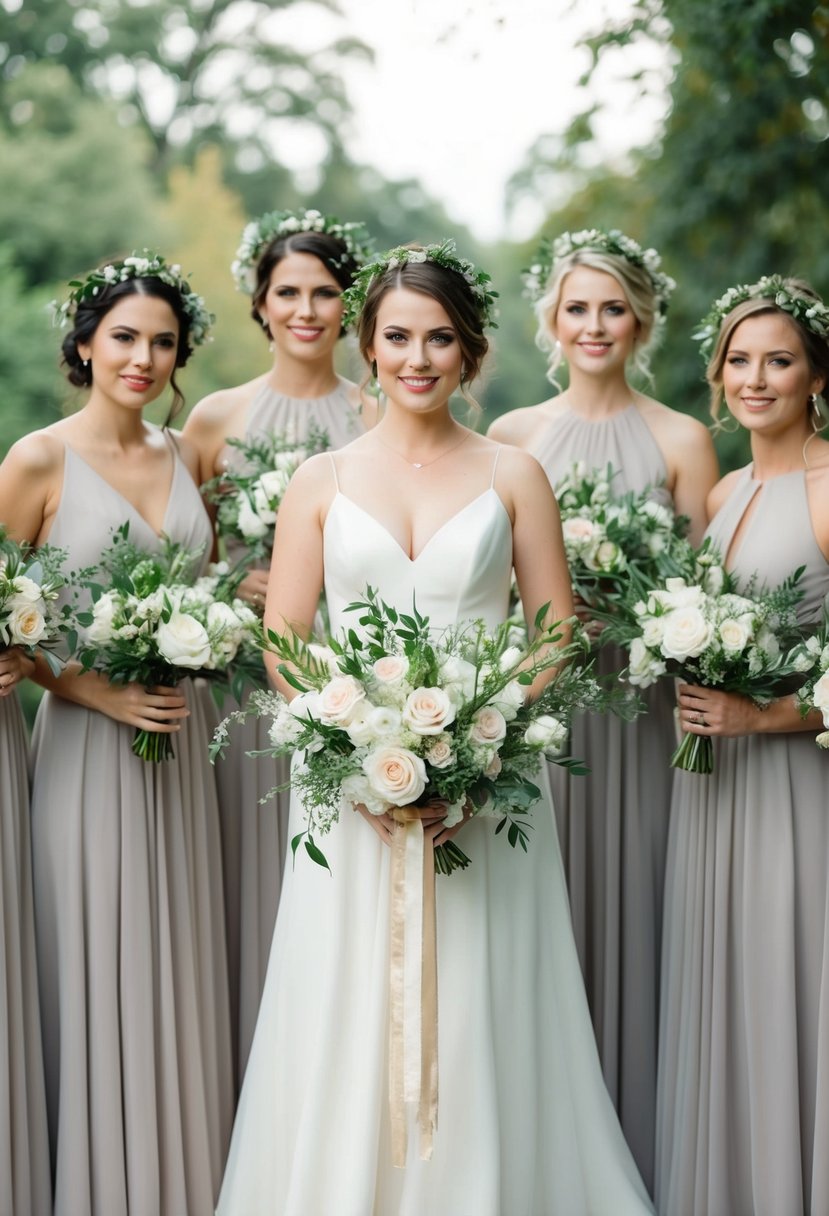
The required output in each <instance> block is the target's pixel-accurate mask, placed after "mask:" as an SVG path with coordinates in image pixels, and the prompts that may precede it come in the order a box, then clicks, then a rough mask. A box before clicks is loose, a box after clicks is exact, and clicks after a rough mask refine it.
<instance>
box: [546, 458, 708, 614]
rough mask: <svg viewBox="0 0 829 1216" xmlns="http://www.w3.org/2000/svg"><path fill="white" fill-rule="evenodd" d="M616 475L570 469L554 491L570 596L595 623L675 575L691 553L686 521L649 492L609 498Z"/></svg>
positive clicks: (609, 471)
mask: <svg viewBox="0 0 829 1216" xmlns="http://www.w3.org/2000/svg"><path fill="white" fill-rule="evenodd" d="M615 476H616V474H615V473H614V471H613V468H612V466H611V465H608V467H607V469H606V470H605V472H604V473H602V472H601V471H600V470H599V469H588V467H587V466H586V465H585V463H584V462H583V461H578V462H577V463H575V464H574V465H573V466H572V468H571V469H570V472H569V473H567V475H566V476H565V477H564V478H563V479H562V480H561V481H560V482H559V484H558V485H557V486H556V487H555V493H556V499H557V501H558V505H559V510H560V511H561V528H562V532H563V535H564V548H565V552H566V554H567V563H568V565H569V567H570V576H571V579H572V582H573V591H574V593H575V594H576V595H577V596H579V598H580V599H581V600H583V601H584V603H585V604H587V605H588V606H589V607H590V608H591V609H593V611H594V612H595V613H596V614H597V615H599V616H601V617H612V616H613V615H615V614H616V613H617V612H618V611H619V610H620V607H621V606H622V605H623V604H624V602H625V600H626V597H628V596H629V591H630V586H631V583H633V584H634V585H635V586H637V587H638V588H639V590H640V594H641V592H642V591H644V590H645V589H647V588H649V587H652V586H654V585H655V584H657V583H659V582H661V581H662V580H664V579H666V578H670V577H676V576H678V575H680V574H681V573H682V572H683V570H684V569H685V567H687V564H688V560H689V555H690V554H691V553H692V552H693V550H692V549H691V546H690V544H689V542H688V541H687V540H686V539H685V533H686V530H687V526H688V520H687V518H686V517H685V516H677V515H675V514H674V513H673V511H671V510H670V509H669V508H668V507H666V506H663V505H662V504H661V503H659V502H657V501H655V499H654V498H653V496H652V492H651V491H650V490H643V491H642V492H641V493H639V494H634V493H626V494H620V495H614V493H613V489H612V483H613V479H614V477H615Z"/></svg>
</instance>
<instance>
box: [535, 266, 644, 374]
mask: <svg viewBox="0 0 829 1216" xmlns="http://www.w3.org/2000/svg"><path fill="white" fill-rule="evenodd" d="M577 266H586V267H588V268H589V269H590V270H600V271H602V272H603V273H604V274H610V275H612V276H613V278H614V279H616V281H617V283H618V284H619V286H620V287H621V288H622V291H623V293H624V296H625V299H626V300H627V302H628V304H629V305H630V307H631V310H632V312H633V315H634V316H635V317H636V320H637V321H638V322H639V336H638V339H637V342H636V348H635V350H634V353H633V358H632V362H633V366H634V368H635V369H636V371H637V372H639V374H640V375H641V376H643V377H644V378H645V379H646V380H650V379H651V370H650V359H649V354H650V351H651V350H653V349H654V347H655V346H656V344H657V342H658V340H659V337H660V335H661V330H662V320H663V318H662V314H661V312H660V311H659V306H658V301H657V297H656V292H655V291H654V286H653V280H652V279H651V276H650V275H649V274H648V271H647V270H645V268H644V267H643V266H635V265H634V264H633V262H631V261H629V260H628V258H625V257H622V255H621V254H618V253H603V252H602V251H601V250H599V249H575V250H573V252H572V253H568V254H567V255H566V256H565V257H563V258H558V259H557V260H556V261H555V262H554V263H553V267H552V270H551V272H550V277H549V279H548V280H547V286H546V287H545V289H544V292H543V294H542V295H541V297H540V298H539V299H538V300H537V301H536V303H535V315H536V319H537V321H538V330H537V332H536V335H535V342H536V346H538V347H539V348H540V349H541V350H543V351H547V352H548V359H547V364H548V366H547V379H548V380H549V381H550V382H551V383H552V384H555V385H556V387H558V383H557V381H556V376H555V374H556V371H557V370H558V368H559V367H560V366H561V364H562V363H563V362H564V356H563V355H562V353H561V347H560V346H559V344H558V342H556V341H555V339H554V338H553V336H552V334H551V332H550V329H551V321H552V319H553V318H554V317H555V315H556V313H557V312H558V309H559V305H560V304H561V292H562V288H563V286H564V280H565V278H566V277H567V275H568V274H569V273H570V271H571V270H575V268H576V267H577Z"/></svg>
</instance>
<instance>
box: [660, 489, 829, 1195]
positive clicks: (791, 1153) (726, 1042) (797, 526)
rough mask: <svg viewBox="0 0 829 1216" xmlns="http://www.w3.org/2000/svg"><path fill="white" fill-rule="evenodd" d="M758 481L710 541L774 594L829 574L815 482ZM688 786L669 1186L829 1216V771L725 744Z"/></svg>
mask: <svg viewBox="0 0 829 1216" xmlns="http://www.w3.org/2000/svg"><path fill="white" fill-rule="evenodd" d="M751 473H752V470H751V467H749V468H747V469H744V470H743V473H742V476H741V478H740V480H739V481H738V484H737V485H736V487H735V489H734V492H733V493H732V494H731V496H730V497H729V498H728V500H727V501H726V503H725V504H724V505H723V507H722V509H721V510H720V511H719V512H718V513H717V515H716V516H715V517H714V519H713V520H712V522H711V526H710V527H709V534H710V535H711V536H712V537H713V540H714V542H715V544H716V545H717V546H718V547H719V549H720V551H721V552H722V553H723V554H728V552H729V548H730V545H731V540H732V537H733V536H734V533H735V531H736V529H737V526H738V524H739V523H740V520H741V519H742V518H743V516H744V514H745V511H746V509H747V507H748V505H749V503H750V502H751V500H752V498H754V496H755V495H756V496H757V501H756V505H755V510H754V513H753V514H752V516H751V518H750V520H749V521H748V523H747V526H746V529H745V531H744V532H743V535H742V537H741V540H740V542H739V547H738V549H737V551H736V552H735V553H734V554H733V557H732V558H730V559H729V564H730V566H731V568H732V569H733V570H734V572H735V573H736V574H737V575H738V577H739V578H740V580H741V581H746V580H748V579H750V578H751V577H752V575H755V574H756V575H758V576H759V580H760V582H761V584H762V583H765V584H767V585H769V586H774V585H775V584H777V583H779V582H780V581H781V580H782V579H783V578H785V577H786V576H787V575H789V574H791V573H792V572H793V570H794V569H795V568H796V567H798V566H801V565H803V566H805V567H806V573H805V576H804V578H803V580H802V584H801V585H802V587H803V589H804V591H805V596H804V599H803V601H802V603H801V605H800V608H799V612H798V615H799V617H800V619H801V621H803V622H804V623H808V622H817V621H819V620H820V615H821V608H822V605H823V602H824V600H825V597H826V595H827V593H829V564H828V563H827V562H826V559H825V558H824V556H823V554H822V553H821V551H820V549H819V548H818V545H817V542H816V540H815V536H814V532H813V530H812V525H811V520H810V516H809V507H808V502H807V498H806V483H805V474H804V473H803V472H802V471H795V472H793V473H788V474H785V475H783V476H779V477H775V478H774V479H772V480H769V481H766V482H764V483H760V482H757V481H754V480H753V479H752V475H751ZM714 755H715V771H714V773H713V774H712V775H711V776H709V777H704V776H699V775H697V774H693V773H682V772H678V773H677V775H676V781H675V785H674V797H673V804H672V811H671V829H670V838H669V846H668V870H667V881H666V897H665V930H664V941H663V982H662V1009H661V1019H660V1029H661V1033H660V1050H659V1087H658V1103H657V1114H658V1120H657V1158H656V1162H657V1164H656V1186H657V1201H658V1209H659V1211H660V1212H666V1213H670V1214H671V1216H691V1214H698V1216H703V1214H705V1216H725V1214H726V1213H727V1214H728V1216H749V1214H750V1216H782V1214H784V1213H785V1216H797V1214H798V1213H805V1212H809V1213H814V1216H818V1213H826V1212H829V1152H827V1146H829V798H827V789H829V767H827V757H826V753H825V752H822V751H821V750H820V749H819V748H818V747H817V746H816V745H815V736H814V734H813V733H812V732H804V733H797V732H795V733H791V734H770V735H746V736H743V737H740V738H735V739H715V740H714Z"/></svg>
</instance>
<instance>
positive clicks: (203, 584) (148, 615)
mask: <svg viewBox="0 0 829 1216" xmlns="http://www.w3.org/2000/svg"><path fill="white" fill-rule="evenodd" d="M200 557H201V550H198V549H197V550H193V549H186V548H185V547H184V546H182V545H178V544H175V543H174V542H173V541H171V540H169V539H165V540H164V541H163V544H162V548H161V551H160V552H159V553H148V552H146V551H145V550H142V549H139V548H138V547H137V546H136V545H133V544H132V543H131V542H130V540H129V536H128V525H126V524H125V525H123V526H122V527H121V528H119V529H118V530H117V532H116V533H115V536H114V540H113V544H112V545H111V546H110V548H109V549H107V550H106V551H105V553H104V554H103V556H102V558H101V561H100V563H99V564H98V565H97V566H94V567H92V568H90V569H87V570H84V571H81V572H80V573H79V574H78V575H77V576H76V579H75V580H74V581H75V582H76V584H77V586H78V588H85V589H86V590H87V591H88V592H89V593H90V595H91V598H92V607H91V609H89V610H88V611H83V612H78V613H76V619H77V623H78V625H79V626H81V627H83V629H84V631H85V633H84V637H83V639H82V640H81V642H80V643H79V645H78V649H77V652H76V658H77V659H78V661H79V662H80V664H81V667H82V668H83V669H84V670H85V671H88V670H90V669H94V670H96V671H101V672H103V673H105V674H106V676H107V678H108V679H109V680H111V681H113V682H114V683H127V682H130V681H135V682H136V683H138V684H143V685H144V687H145V688H150V687H153V686H154V685H156V684H163V685H167V686H175V685H176V684H178V682H179V680H181V679H182V677H183V676H185V675H208V676H209V675H213V674H215V673H222V674H227V672H228V670H229V668H230V667H231V664H232V663H233V661H234V659H235V658H236V656H237V653H238V652H239V649H240V647H241V646H242V644H243V642H245V640H246V638H250V637H255V636H256V633H257V630H260V626H259V623H258V620H257V618H256V615H255V614H254V613H253V612H252V611H251V609H250V608H248V606H247V605H246V604H245V603H243V601H241V600H238V599H231V598H230V597H229V595H227V594H226V593H225V589H224V588H223V587H222V585H221V578H220V576H216V575H214V576H212V577H211V576H208V577H206V578H204V579H199V580H197V581H196V582H192V581H191V576H192V572H193V571H194V570H195V568H196V567H197V565H198V562H199V559H200ZM132 750H133V751H134V752H135V754H136V755H137V756H141V757H142V759H144V760H151V761H160V760H166V759H168V758H169V757H171V756H172V755H174V752H173V745H172V740H171V738H170V736H169V734H166V733H163V732H159V731H150V730H143V729H141V730H137V731H136V735H135V739H134V741H133V745H132Z"/></svg>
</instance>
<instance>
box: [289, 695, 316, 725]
mask: <svg viewBox="0 0 829 1216" xmlns="http://www.w3.org/2000/svg"><path fill="white" fill-rule="evenodd" d="M288 710H289V712H290V713H292V714H293V715H294V717H295V718H299V719H300V720H301V721H303V722H309V721H310V720H311V719H313V720H314V721H316V722H318V721H319V720H320V718H321V717H322V709H321V707H320V695H319V693H318V692H316V691H314V689H309V690H308V691H307V692H300V693H297V695H296V696H295V697H293V698H292V700H290V701H289V702H288Z"/></svg>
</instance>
